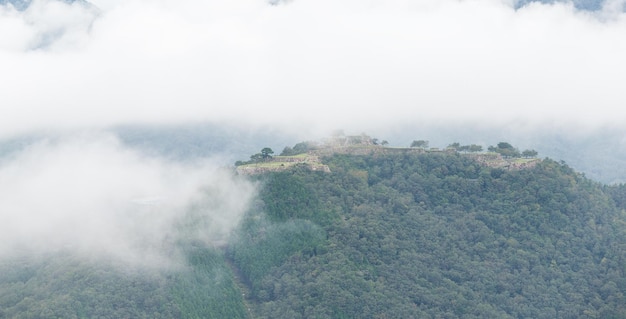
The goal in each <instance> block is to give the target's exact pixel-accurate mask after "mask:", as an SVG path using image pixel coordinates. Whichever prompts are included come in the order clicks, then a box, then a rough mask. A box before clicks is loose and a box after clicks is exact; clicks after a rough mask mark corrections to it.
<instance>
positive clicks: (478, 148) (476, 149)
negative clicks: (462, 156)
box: [469, 144, 483, 153]
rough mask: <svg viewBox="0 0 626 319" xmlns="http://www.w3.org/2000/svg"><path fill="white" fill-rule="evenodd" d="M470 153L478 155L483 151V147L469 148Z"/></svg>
mask: <svg viewBox="0 0 626 319" xmlns="http://www.w3.org/2000/svg"><path fill="white" fill-rule="evenodd" d="M469 151H470V152H472V153H478V152H482V151H483V147H482V146H480V145H476V144H472V145H470V146H469Z"/></svg>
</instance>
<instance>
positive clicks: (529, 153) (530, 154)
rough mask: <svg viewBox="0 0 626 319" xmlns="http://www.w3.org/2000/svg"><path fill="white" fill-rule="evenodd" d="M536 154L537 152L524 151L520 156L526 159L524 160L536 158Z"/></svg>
mask: <svg viewBox="0 0 626 319" xmlns="http://www.w3.org/2000/svg"><path fill="white" fill-rule="evenodd" d="M537 154H538V153H537V151H535V150H524V151H523V152H522V156H523V157H526V158H529V157H536V156H537Z"/></svg>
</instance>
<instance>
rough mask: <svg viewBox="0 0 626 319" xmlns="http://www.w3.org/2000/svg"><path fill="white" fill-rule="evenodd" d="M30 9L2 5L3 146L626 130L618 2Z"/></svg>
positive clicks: (625, 65) (39, 0)
mask: <svg viewBox="0 0 626 319" xmlns="http://www.w3.org/2000/svg"><path fill="white" fill-rule="evenodd" d="M92 3H94V5H95V7H84V6H82V5H79V4H74V5H67V4H63V3H58V2H55V1H46V0H35V1H34V4H33V5H32V6H31V7H30V8H29V9H28V10H26V11H24V12H17V11H15V10H12V9H11V8H9V7H2V8H0V90H1V92H2V94H0V108H1V109H2V116H0V136H6V135H12V134H18V133H21V132H26V131H31V130H41V129H49V128H63V129H67V128H76V127H79V128H80V127H99V126H108V125H112V124H119V123H138V122H140V123H141V122H142V123H146V122H147V123H172V122H178V123H180V122H186V121H198V120H208V121H222V120H235V121H237V122H244V123H270V124H282V125H287V124H289V125H291V127H295V128H298V129H304V128H323V129H335V128H348V129H352V128H353V129H355V130H366V129H367V127H368V126H372V125H382V126H385V125H393V124H395V123H397V122H399V121H405V122H411V121H433V120H445V121H452V120H461V121H470V120H479V121H490V122H496V121H509V120H517V121H519V120H522V121H530V122H546V121H547V122H551V121H554V122H558V123H579V122H585V123H594V124H598V123H607V122H610V123H613V124H616V123H617V124H619V123H622V122H623V121H624V120H626V108H624V105H626V103H625V102H626V90H624V89H623V85H624V83H626V62H625V61H624V56H626V37H625V36H624V34H626V19H625V14H624V13H623V12H622V11H621V8H622V7H623V4H624V1H608V2H607V4H606V5H605V8H604V9H603V10H600V11H597V12H589V11H579V10H576V9H575V8H574V6H573V5H571V4H568V3H561V4H553V5H546V4H540V3H533V4H530V5H528V6H525V7H523V8H520V9H518V10H515V9H514V5H513V1H510V0H509V1H507V0H463V1H459V0H421V1H401V0H391V1H389V0H385V1H382V0H342V1H337V0H333V1H330V0H315V1H313V0H295V1H290V2H288V3H286V4H282V5H277V6H271V5H268V4H267V2H266V1H263V0H240V1H213V0H211V1H206V0H176V1H174V0H124V1H121V0H119V1H118V0H94V1H92Z"/></svg>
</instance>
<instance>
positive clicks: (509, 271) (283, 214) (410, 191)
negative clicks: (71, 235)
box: [0, 152, 626, 318]
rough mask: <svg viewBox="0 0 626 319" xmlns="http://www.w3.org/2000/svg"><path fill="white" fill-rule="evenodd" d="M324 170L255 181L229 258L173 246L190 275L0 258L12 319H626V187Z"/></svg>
mask: <svg viewBox="0 0 626 319" xmlns="http://www.w3.org/2000/svg"><path fill="white" fill-rule="evenodd" d="M321 161H322V162H323V163H324V164H325V165H328V167H329V169H330V173H329V172H323V171H311V170H310V169H309V168H308V166H306V165H294V166H293V167H290V168H289V169H287V170H285V171H282V172H272V173H266V174H261V175H256V176H252V177H249V178H253V179H257V180H258V185H259V195H258V197H257V199H256V200H255V201H254V205H253V207H252V208H251V209H250V210H249V211H248V212H247V214H246V215H245V216H244V218H243V220H242V221H241V223H240V225H239V226H238V228H237V229H236V231H235V233H234V234H233V236H232V237H231V238H230V240H229V242H228V243H225V244H224V245H222V244H220V245H219V246H217V247H216V246H214V245H207V244H206V243H204V244H203V243H201V242H195V241H177V242H174V243H175V245H177V247H179V249H180V251H182V252H184V254H182V255H181V256H180V258H183V259H184V260H181V263H180V264H181V267H177V268H171V269H158V268H155V269H153V270H151V271H145V270H143V271H134V270H124V269H123V268H120V267H119V266H118V265H114V264H107V263H103V262H101V261H98V262H94V261H90V260H88V259H84V258H81V257H79V256H75V255H72V254H70V253H67V252H63V251H58V252H49V253H48V254H47V255H37V256H31V255H29V254H28V252H24V254H23V255H20V256H13V258H2V259H0V318H3V317H4V318H626V298H625V297H624V295H625V294H626V214H625V213H624V209H625V208H626V204H625V203H626V188H625V187H624V186H623V185H618V186H606V185H602V184H599V183H596V182H593V181H591V180H589V179H587V178H585V177H584V176H583V175H582V174H579V173H577V172H575V171H573V170H572V169H571V168H569V167H568V166H567V165H565V164H564V163H559V162H556V161H553V160H550V159H544V160H543V161H539V162H538V163H537V164H536V165H535V166H533V167H529V168H525V169H518V170H505V169H502V168H493V167H488V166H484V165H481V164H480V163H478V162H476V161H475V160H474V159H472V158H471V157H469V156H464V155H462V154H459V153H454V152H447V153H446V152H422V153H420V152H394V153H388V154H383V153H377V154H371V155H354V154H329V155H328V156H325V157H322V158H321ZM188 224H189V227H196V226H197V225H198V223H197V221H196V222H189V223H188ZM200 224H202V223H200ZM184 225H187V224H184ZM180 231H182V232H185V231H190V230H185V228H184V227H183V228H181V229H180ZM193 231H194V232H196V231H198V229H197V227H196V228H194V229H193ZM181 238H184V236H182V237H181ZM242 288H243V289H242ZM244 294H245V295H244Z"/></svg>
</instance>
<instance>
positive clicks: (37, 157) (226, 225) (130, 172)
mask: <svg viewBox="0 0 626 319" xmlns="http://www.w3.org/2000/svg"><path fill="white" fill-rule="evenodd" d="M0 194H2V200H1V201H0V260H1V259H2V258H4V257H8V256H14V255H16V254H20V253H22V254H24V253H26V254H32V253H51V252H60V251H69V252H72V253H77V254H79V255H82V256H85V257H93V258H101V259H102V258H104V259H106V260H112V261H114V262H117V263H120V264H122V265H125V266H129V265H130V266H151V267H161V266H172V265H175V264H176V263H177V261H176V260H177V258H178V257H180V256H179V255H178V253H179V251H178V247H177V244H179V243H180V242H181V241H190V240H191V241H200V242H204V243H206V244H208V245H211V244H216V243H219V242H220V241H224V240H225V239H226V238H228V235H229V233H230V231H231V230H232V229H233V228H234V227H235V226H236V225H237V223H238V221H239V218H240V217H241V216H242V214H243V213H244V212H245V210H246V209H247V207H248V204H249V201H250V200H251V198H252V197H253V196H254V185H253V184H251V183H249V182H246V181H243V180H239V179H237V178H235V177H233V176H232V175H231V174H229V173H228V172H226V171H224V170H221V169H219V168H218V167H216V165H213V164H211V163H210V162H204V163H196V164H191V163H186V164H180V163H173V162H168V161H164V160H160V159H158V158H148V157H145V156H143V155H141V154H139V153H137V152H135V151H133V150H129V149H127V148H125V147H123V146H121V144H120V143H119V142H118V141H117V140H116V139H115V138H114V137H112V136H110V135H100V134H98V135H95V136H94V135H81V136H80V137H69V138H67V137H66V138H60V139H55V140H53V141H52V140H48V141H42V142H39V143H36V144H33V145H31V146H29V147H27V148H25V149H23V150H21V151H18V152H15V153H13V154H12V155H11V156H10V157H5V158H3V159H2V161H0Z"/></svg>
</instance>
